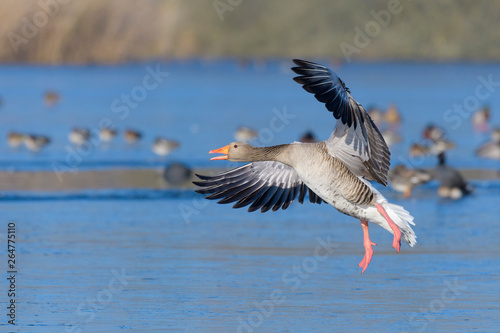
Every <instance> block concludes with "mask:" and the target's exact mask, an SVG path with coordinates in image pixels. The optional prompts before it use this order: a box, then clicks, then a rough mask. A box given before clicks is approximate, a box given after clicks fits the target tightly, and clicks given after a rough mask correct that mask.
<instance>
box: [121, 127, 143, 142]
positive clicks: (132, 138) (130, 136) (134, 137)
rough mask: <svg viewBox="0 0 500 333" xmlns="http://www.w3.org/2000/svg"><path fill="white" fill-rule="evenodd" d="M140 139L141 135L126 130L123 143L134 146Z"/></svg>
mask: <svg viewBox="0 0 500 333" xmlns="http://www.w3.org/2000/svg"><path fill="white" fill-rule="evenodd" d="M141 138H142V133H141V132H139V131H136V130H133V129H130V128H128V129H126V130H125V132H124V139H125V142H127V143H128V144H134V143H136V142H137V141H139V140H140V139H141Z"/></svg>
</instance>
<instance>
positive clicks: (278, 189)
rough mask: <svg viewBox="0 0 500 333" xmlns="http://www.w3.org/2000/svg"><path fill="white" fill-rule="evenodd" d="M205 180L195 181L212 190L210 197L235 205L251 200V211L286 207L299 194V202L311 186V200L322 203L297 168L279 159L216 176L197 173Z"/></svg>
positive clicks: (265, 210)
mask: <svg viewBox="0 0 500 333" xmlns="http://www.w3.org/2000/svg"><path fill="white" fill-rule="evenodd" d="M197 176H198V178H200V179H201V180H202V181H196V182H193V183H194V184H195V185H198V186H201V187H204V188H203V189H200V190H197V191H196V192H198V193H201V194H209V195H208V196H206V198H207V199H222V200H220V201H218V202H217V203H220V204H226V203H231V202H235V201H237V202H236V204H235V205H234V206H233V208H241V207H245V206H248V205H250V204H251V206H250V207H249V208H248V211H249V212H253V211H256V210H257V209H260V211H261V212H262V213H264V212H267V211H268V210H269V209H272V210H273V211H277V210H278V209H280V208H282V209H287V208H288V206H290V204H291V203H292V202H293V201H294V200H295V198H296V197H297V195H298V196H299V203H303V202H304V197H305V195H306V193H307V191H308V190H309V201H310V202H312V203H318V204H321V202H322V201H323V199H321V198H320V197H319V196H318V195H316V193H314V192H313V191H311V189H309V188H308V187H307V186H306V185H305V184H304V183H303V182H302V180H301V179H300V178H299V176H298V175H297V173H296V172H295V170H293V169H292V168H291V167H289V166H288V165H285V164H283V163H280V162H271V161H266V162H253V163H249V164H246V165H244V166H242V167H239V168H237V169H233V170H230V171H227V172H224V173H222V174H220V175H217V176H202V175H197Z"/></svg>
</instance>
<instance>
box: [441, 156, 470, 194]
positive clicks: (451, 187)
mask: <svg viewBox="0 0 500 333" xmlns="http://www.w3.org/2000/svg"><path fill="white" fill-rule="evenodd" d="M438 160H439V163H438V166H437V167H436V169H435V170H434V178H435V179H436V180H437V181H439V187H438V195H439V196H440V197H443V198H450V199H460V198H461V197H463V196H464V195H467V194H469V193H471V192H472V187H470V186H469V185H468V184H467V181H465V179H464V177H462V175H461V174H460V172H458V171H457V170H456V169H454V168H452V167H451V166H449V165H446V159H445V153H444V152H441V153H440V154H439V155H438Z"/></svg>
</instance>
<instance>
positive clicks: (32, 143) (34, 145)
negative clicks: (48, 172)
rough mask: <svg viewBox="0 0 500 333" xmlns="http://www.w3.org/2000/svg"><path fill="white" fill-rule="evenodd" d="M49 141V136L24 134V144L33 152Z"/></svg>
mask: <svg viewBox="0 0 500 333" xmlns="http://www.w3.org/2000/svg"><path fill="white" fill-rule="evenodd" d="M49 143H50V138H49V137H47V136H43V135H25V136H24V145H25V146H26V148H28V149H29V150H31V151H33V152H38V151H40V149H42V148H43V147H45V146H47V145H48V144H49Z"/></svg>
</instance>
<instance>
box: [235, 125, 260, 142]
mask: <svg viewBox="0 0 500 333" xmlns="http://www.w3.org/2000/svg"><path fill="white" fill-rule="evenodd" d="M257 135H258V133H257V131H255V130H253V129H251V128H248V127H245V126H241V127H238V129H237V130H236V131H235V132H234V138H235V139H236V140H237V141H241V142H250V141H252V140H253V139H255V138H257Z"/></svg>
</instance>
